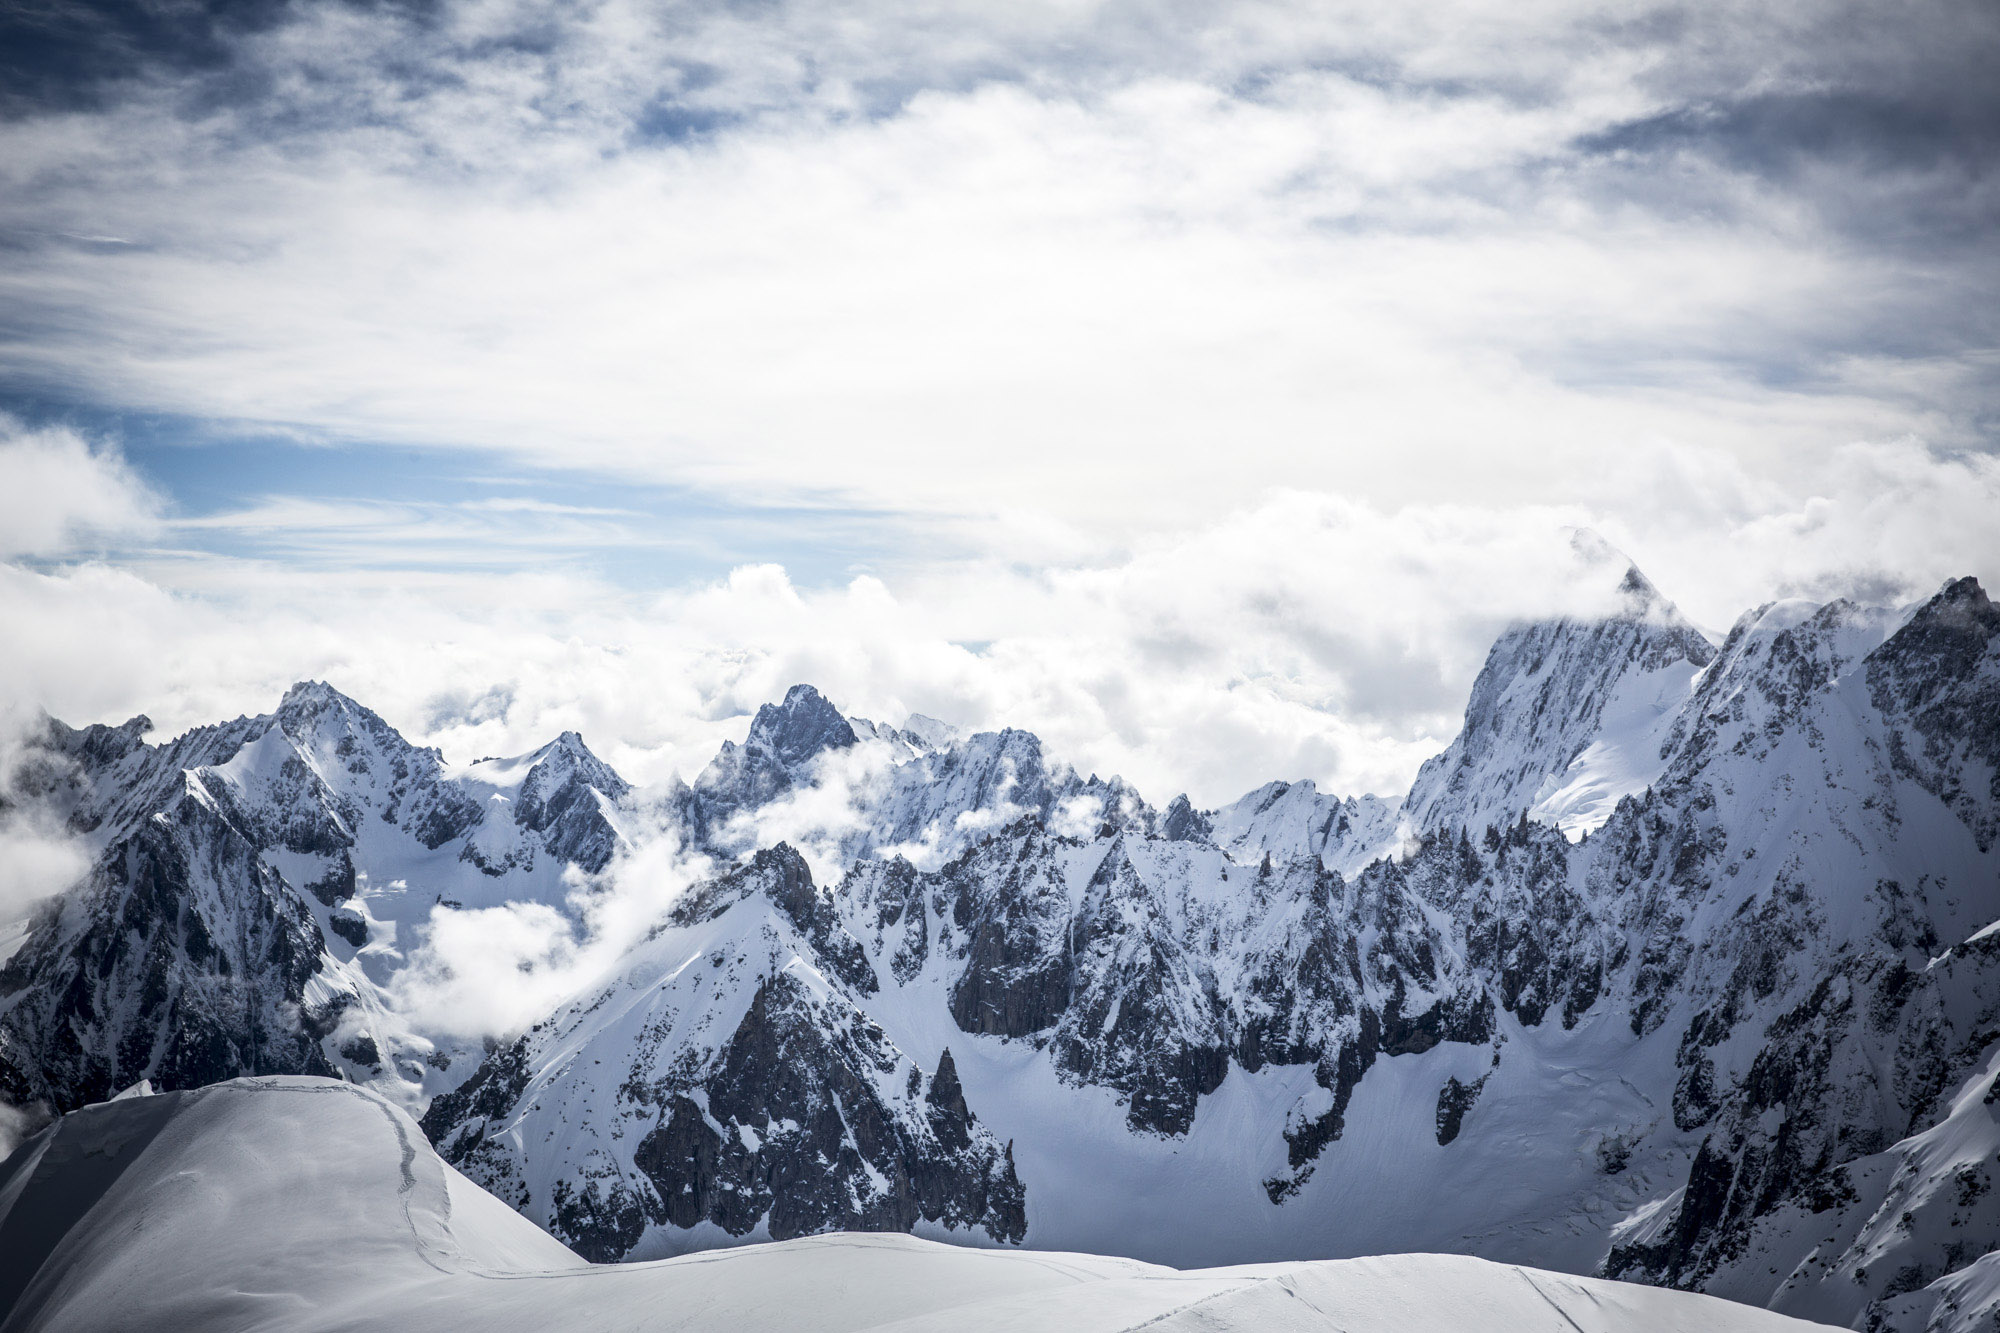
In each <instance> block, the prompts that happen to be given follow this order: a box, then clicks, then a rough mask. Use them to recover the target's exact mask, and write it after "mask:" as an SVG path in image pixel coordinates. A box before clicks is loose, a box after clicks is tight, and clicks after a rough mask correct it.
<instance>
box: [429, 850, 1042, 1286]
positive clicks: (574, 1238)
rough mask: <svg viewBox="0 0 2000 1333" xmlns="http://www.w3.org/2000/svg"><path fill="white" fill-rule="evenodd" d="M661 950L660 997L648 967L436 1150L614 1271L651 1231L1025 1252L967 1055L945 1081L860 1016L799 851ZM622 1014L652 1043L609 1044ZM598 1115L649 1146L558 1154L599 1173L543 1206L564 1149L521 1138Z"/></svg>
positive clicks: (851, 956)
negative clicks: (961, 1239)
mask: <svg viewBox="0 0 2000 1333" xmlns="http://www.w3.org/2000/svg"><path fill="white" fill-rule="evenodd" d="M893 879H894V877H893V876H890V877H887V878H885V881H884V882H885V884H886V883H892V882H893ZM903 909H904V910H905V911H908V910H909V905H908V903H907V901H905V902H904V904H903ZM648 948H649V949H651V950H653V951H655V952H656V953H657V954H658V956H659V957H661V958H662V959H666V958H671V959H673V960H674V964H675V965H674V966H672V967H671V968H670V969H669V970H667V971H665V972H664V974H663V975H661V976H660V977H659V979H658V980H656V981H653V982H647V981H644V980H642V979H641V977H642V976H643V975H644V974H645V973H646V972H647V971H648V969H650V968H651V967H652V966H653V965H651V964H642V965H640V969H639V971H638V972H635V973H634V974H633V979H632V980H630V981H629V982H628V981H620V982H618V983H614V984H613V985H612V986H611V987H610V988H609V989H608V990H606V991H605V992H603V993H601V994H599V995H595V996H592V997H590V998H589V999H588V1000H586V1001H583V1002H580V1003H578V1004H577V1005H575V1006H572V1007H571V1008H570V1009H569V1010H567V1011H565V1012H563V1013H561V1014H558V1015H557V1016H555V1017H554V1018H553V1019H552V1020H551V1021H550V1022H549V1023H546V1024H544V1025H542V1026H540V1027H538V1028H537V1029H536V1030H535V1031H534V1032H531V1033H529V1034H528V1035H527V1036H525V1037H524V1038H522V1039H521V1040H520V1041H519V1042H517V1043H515V1044H513V1045H512V1046H509V1047H505V1048H501V1049H499V1050H496V1051H495V1052H494V1053H492V1054H491V1055H489V1056H488V1058H487V1060H486V1062H485V1063H484V1065H482V1066H481V1068H480V1070H479V1071H478V1072H477V1073H475V1074H474V1075H473V1077H472V1078H471V1079H470V1080H468V1082H467V1083H466V1084H465V1086H464V1087H463V1088H461V1089H460V1090H459V1091H458V1092H456V1093H454V1094H452V1095H450V1096H449V1097H441V1098H439V1099H438V1100H437V1102H436V1103H434V1104H433V1106H432V1108H431V1111H430V1112H429V1113H428V1114H427V1115H426V1116H425V1118H424V1129H425V1132H426V1133H427V1134H429V1135H431V1137H432V1138H433V1140H434V1141H435V1142H437V1144H438V1145H439V1150H440V1151H441V1152H442V1153H443V1154H444V1155H445V1156H446V1158H447V1159H448V1160H451V1161H453V1162H455V1163H458V1164H459V1165H460V1166H461V1167H462V1169H464V1170H466V1171H467V1172H468V1173H470V1174H471V1175H473V1177H474V1178H475V1179H478V1180H480V1181H481V1182H482V1183H487V1182H491V1183H492V1184H493V1185H495V1186H496V1187H497V1188H498V1189H499V1190H500V1192H501V1193H502V1194H503V1197H508V1198H510V1199H511V1200H513V1201H515V1202H516V1204H517V1206H519V1207H522V1208H523V1209H524V1210H527V1211H529V1212H530V1214H531V1215H539V1216H541V1217H543V1218H544V1219H545V1221H546V1224H547V1225H548V1226H549V1227H550V1229H551V1230H552V1231H554V1232H555V1234H557V1235H558V1236H560V1237H561V1238H562V1239H563V1240H564V1241H566V1242H567V1243H569V1244H570V1245H572V1246H573V1247H574V1248H576V1249H577V1251H578V1252H579V1253H581V1254H585V1255H587V1256H590V1257H595V1258H599V1259H606V1260H609V1259H615V1258H620V1257H622V1256H624V1255H625V1254H626V1253H628V1252H629V1251H630V1250H631V1248H632V1247H633V1246H634V1245H636V1244H637V1243H638V1242H639V1240H640V1238H641V1237H642V1235H643V1234H644V1232H645V1231H646V1229H647V1228H648V1227H651V1226H673V1227H680V1228H688V1227H693V1226H696V1225H697V1224H700V1223H703V1222H708V1223H713V1224H714V1225H716V1226H718V1227H721V1228H722V1229H723V1230H724V1231H726V1232H727V1233H729V1234H730V1235H737V1236H741V1235H748V1234H750V1233H752V1232H753V1231H757V1230H759V1229H760V1228H761V1230H762V1234H768V1235H770V1236H772V1237H773V1238H777V1239H784V1238H788V1237H792V1236H798V1235H805V1234H810V1233H815V1232H821V1231H829V1230H894V1231H908V1230H910V1229H911V1228H912V1227H914V1226H916V1225H917V1224H918V1223H919V1222H920V1221H923V1222H930V1223H936V1224H940V1225H943V1226H946V1227H950V1228H954V1229H958V1230H978V1231H981V1232H984V1233H985V1234H986V1235H988V1236H989V1237H991V1238H992V1239H994V1240H998V1241H1003V1242H1018V1241H1019V1240H1021V1239H1022V1237H1023V1235H1024V1234H1025V1231H1026V1226H1027V1216H1026V1211H1025V1208H1026V1204H1025V1192H1024V1190H1023V1187H1022V1184H1021V1181H1020V1179H1019V1177H1018V1175H1017V1174H1016V1172H1015V1169H1014V1165H1013V1157H1012V1153H1011V1152H1010V1151H1009V1150H1008V1149H1007V1148H1006V1147H1004V1146H1003V1145H1001V1144H1000V1143H998V1142H997V1141H996V1140H995V1139H994V1138H993V1136H992V1135H991V1134H990V1133H988V1132H987V1130H986V1129H985V1127H984V1126H983V1125H981V1124H980V1123H979V1121H978V1118H977V1116H976V1115H975V1114H974V1112H973V1109H972V1108H971V1106H970V1105H968V1102H967V1098H966V1095H965V1091H964V1088H963V1086H962V1085H961V1084H960V1082H959V1079H958V1074H957V1069H956V1066H955V1064H954V1063H953V1061H952V1060H951V1057H950V1054H949V1052H946V1053H944V1054H943V1055H942V1056H941V1057H940V1058H939V1061H938V1068H937V1069H936V1071H935V1072H933V1073H932V1074H931V1075H929V1076H928V1077H926V1076H925V1075H924V1073H923V1071H922V1070H921V1069H919V1068H918V1067H917V1066H916V1065H915V1064H914V1063H913V1062H912V1061H911V1060H910V1058H909V1057H908V1056H907V1055H905V1054H904V1053H903V1052H901V1051H899V1050H898V1049H896V1047H895V1046H894V1045H893V1044H892V1043H890V1041H889V1039H888V1038H887V1036H886V1035H885V1034H884V1033H883V1031H882V1029H881V1028H880V1027H879V1026H878V1025H877V1024H876V1023H875V1022H874V1021H873V1020H872V1019H870V1018H869V1017H868V1016H867V1015H866V1013H865V1012H864V1011H863V1009H862V1008H861V1007H860V1003H859V1002H860V1001H861V1000H862V999H863V998H865V997H866V996H868V995H871V994H873V993H874V992H875V990H876V987H877V982H876V978H875V975H874V972H873V970H872V968H871V967H870V965H869V963H868V959H867V956H866V954H865V952H864V951H863V950H862V948H861V946H860V944H859V943H858V942H857V941H856V940H855V938H854V936H853V935H852V934H850V933H849V932H848V931H847V929H846V928H845V926H844V925H843V924H842V922H841V920H840V918H839V917H838V915H837V914H836V913H835V912H834V909H833V905H832V900H831V898H830V897H829V896H827V895H825V894H823V893H821V892H820V891H819V890H818V889H817V888H816V887H815V886H814V885H813V883H812V879H811V875H810V873H809V872H808V870H807V868H806V866H805V863H804V861H803V860H802V859H801V858H800V857H799V856H798V854H797V853H796V852H794V851H793V850H792V849H791V848H789V847H786V846H784V845H782V844H780V845H779V846H778V847H775V848H772V849H768V850H766V851H764V852H762V853H759V854H758V855H757V856H755V857H753V858H751V859H750V860H749V861H747V862H746V863H744V864H743V865H742V866H740V867H737V868H736V869H734V870H732V871H731V872H729V873H727V874H725V875H723V876H721V877H719V878H717V879H716V880H714V881H712V882H710V883H709V884H706V885H704V886H702V887H700V888H699V889H697V890H696V891H694V892H693V893H691V894H690V895H689V897H688V898H687V899H686V900H684V901H683V902H682V903H681V904H680V906H679V907H678V908H677V909H676V911H675V912H674V914H673V916H672V918H671V920H670V921H669V922H668V923H667V924H665V925H663V927H662V929H661V933H660V934H659V935H658V936H657V937H656V941H655V942H654V943H653V944H651V945H649V946H648ZM690 956H692V960H693V961H691V962H684V961H683V960H685V959H688V958H689V957H690ZM802 959H812V960H814V963H813V966H811V967H809V968H808V967H802V966H800V965H799V964H798V962H797V961H796V960H802ZM843 959H845V960H849V961H847V962H844V963H843V962H841V961H840V960H843ZM744 987H749V988H751V990H750V993H749V999H748V1003H747V1004H746V1005H743V1007H742V1008H741V1011H740V1014H739V1013H736V1011H735V1009H734V1006H735V1005H737V1004H740V1003H741V1001H738V1000H736V999H734V997H735V996H736V995H737V994H739V993H741V988H744ZM607 1011H616V1012H620V1013H639V1014H643V1015H645V1018H644V1021H643V1022H642V1023H641V1024H640V1026H639V1027H638V1028H637V1029H636V1031H637V1039H636V1042H635V1041H634V1040H632V1039H630V1038H627V1037H624V1036H621V1035H618V1034H616V1033H602V1034H598V1035H593V1034H597V1029H595V1027H594V1021H595V1018H596V1016H597V1015H598V1014H600V1013H602V1012H607ZM580 1034H581V1035H580ZM579 1042H581V1043H582V1045H581V1047H580V1048H579V1047H578V1046H577V1043H579ZM578 1049H581V1050H583V1051H588V1052H593V1053H594V1052H596V1051H599V1050H601V1051H603V1052H604V1056H603V1057H599V1056H597V1055H595V1054H593V1055H592V1058H591V1059H589V1060H584V1059H582V1058H581V1057H580V1056H577V1055H574V1054H571V1055H567V1056H565V1058H564V1060H563V1062H562V1063H561V1064H560V1065H558V1066H556V1067H553V1068H547V1069H542V1070H540V1071H539V1072H532V1073H531V1072H530V1071H533V1070H535V1069H536V1067H537V1064H538V1062H539V1061H541V1060H544V1059H546V1058H547V1054H548V1053H549V1052H551V1051H554V1050H563V1051H575V1050H578ZM607 1057H608V1060H609V1062H610V1063H611V1068H612V1069H614V1070H615V1071H616V1072H615V1073H611V1074H609V1075H608V1076H607V1075H605V1074H603V1073H601V1072H600V1071H601V1070H602V1069H603V1067H604V1063H603V1062H604V1061H605V1059H606V1058H607ZM606 1077H608V1078H609V1079H610V1083H609V1084H604V1083H599V1082H598V1081H597V1080H599V1079H601V1078H606ZM613 1087H615V1091H612V1088H613ZM592 1089H600V1090H601V1091H592ZM579 1096H581V1097H585V1098H587V1099H588V1100H589V1101H591V1102H592V1103H594V1104H598V1105H604V1104H605V1102H606V1101H608V1103H609V1104H610V1105H613V1106H615V1107H616V1110H615V1111H612V1112H611V1118H610V1120H609V1121H608V1122H607V1129H610V1126H613V1125H615V1126H616V1128H615V1130H612V1131H611V1132H610V1142H616V1141H619V1140H623V1141H625V1142H626V1143H628V1144H629V1145H630V1146H629V1147H625V1148H617V1147H609V1146H604V1147H598V1146H586V1145H583V1144H574V1143H573V1144H556V1145H553V1148H554V1150H555V1151H557V1152H574V1153H576V1154H579V1156H578V1157H577V1158H576V1160H577V1169H576V1170H574V1171H571V1172H566V1173H564V1174H563V1175H562V1177H561V1178H560V1180H559V1181H558V1183H557V1185H556V1187H555V1189H554V1190H553V1192H552V1193H551V1195H550V1196H549V1197H548V1198H546V1199H538V1198H535V1197H533V1196H532V1195H531V1194H530V1193H528V1191H527V1190H526V1188H525V1186H524V1185H523V1184H522V1182H523V1181H524V1180H526V1179H528V1178H529V1177H530V1176H531V1175H533V1174H535V1173H531V1172H529V1171H527V1170H526V1169H525V1160H526V1159H525V1158H524V1156H523V1150H524V1149H527V1150H531V1151H540V1150H541V1148H542V1147H543V1143H542V1142H541V1141H539V1140H538V1139H537V1138H536V1136H534V1135H532V1134H528V1133H525V1132H524V1131H523V1130H522V1129H520V1128H518V1127H519V1126H521V1125H523V1124H525V1123H529V1122H532V1121H534V1119H535V1117H537V1116H539V1115H542V1114H544V1113H545V1112H544V1109H543V1108H550V1109H551V1110H553V1111H554V1113H555V1114H557V1115H559V1116H560V1115H562V1114H564V1112H563V1109H562V1108H567V1107H569V1106H570V1105H572V1103H573V1101H574V1099H576V1098H577V1097H579ZM607 1109H609V1108H608V1107H607ZM586 1114H592V1115H595V1114H597V1113H595V1112H587V1113H586ZM593 1137H594V1136H593ZM625 1153H629V1158H622V1157H621V1155H622V1154H625ZM621 1161H629V1168H627V1167H626V1166H623V1165H621V1164H620V1163H621Z"/></svg>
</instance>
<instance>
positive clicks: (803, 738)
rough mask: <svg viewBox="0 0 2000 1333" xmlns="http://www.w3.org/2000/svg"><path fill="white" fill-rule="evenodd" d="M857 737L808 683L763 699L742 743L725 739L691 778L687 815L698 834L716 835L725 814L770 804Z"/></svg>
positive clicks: (703, 836)
mask: <svg viewBox="0 0 2000 1333" xmlns="http://www.w3.org/2000/svg"><path fill="white" fill-rule="evenodd" d="M859 743H860V738H859V737H858V736H856V735H855V734H854V728H853V727H852V726H850V725H849V724H848V721H847V719H846V718H845V717H843V716H841V714H840V710H839V709H837V708H835V707H834V706H833V705H832V704H830V703H828V702H827V701H826V698H825V696H824V695H822V694H821V693H820V692H819V691H818V690H816V689H814V688H813V687H812V686H810V685H794V686H792V688H791V689H789V690H787V691H786V692H785V699H784V702H783V703H778V704H765V705H764V706H763V707H762V708H759V709H758V710H757V716H756V717H755V718H753V719H751V722H750V734H749V736H748V737H747V738H746V739H745V740H744V742H743V744H742V745H740V746H739V745H736V744H734V743H733V742H729V741H725V742H723V745H722V750H721V753H719V754H717V755H716V756H715V759H714V761H713V762H711V763H710V764H709V766H708V767H707V768H706V769H704V770H703V771H702V773H701V776H700V777H699V778H697V779H696V781H695V784H694V793H693V795H694V804H693V810H692V815H693V819H694V823H695V825H696V832H697V835H698V836H699V837H700V838H703V839H711V840H713V839H719V838H721V837H722V835H723V831H724V828H725V826H726V825H727V823H728V821H729V820H730V818H731V817H732V816H734V815H736V814H738V813H739V812H742V811H748V810H754V809H756V808H757V807H759V806H762V805H766V804H769V803H770V802H771V801H773V800H776V799H777V798H778V797H780V796H783V795H784V794H785V793H786V792H789V791H790V790H792V788H793V787H795V786H797V785H799V784H800V783H803V782H806V781H808V780H809V779H810V778H811V777H812V775H813V773H814V770H815V768H816V767H817V765H818V763H819V760H820V758H821V757H822V756H823V755H825V754H827V753H828V752H829V751H833V750H845V749H849V748H851V747H852V746H855V745H857V744H859Z"/></svg>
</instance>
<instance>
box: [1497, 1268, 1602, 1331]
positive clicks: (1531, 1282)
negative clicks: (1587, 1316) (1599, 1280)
mask: <svg viewBox="0 0 2000 1333" xmlns="http://www.w3.org/2000/svg"><path fill="white" fill-rule="evenodd" d="M1514 1271H1515V1272H1516V1273H1518V1274H1520V1277H1521V1281H1523V1282H1525V1283H1527V1284H1528V1286H1529V1287H1530V1288H1531V1289H1532V1290H1533V1291H1534V1293H1535V1295H1537V1296H1539V1297H1541V1298H1542V1299H1543V1300H1545V1301H1547V1302H1548V1303H1549V1308H1550V1309H1551V1310H1554V1311H1555V1312H1556V1313H1557V1314H1559V1315H1561V1316H1562V1321H1563V1322H1564V1323H1565V1324H1568V1325H1569V1326H1570V1327H1571V1328H1573V1329H1575V1330H1576V1333H1586V1330H1585V1329H1584V1327H1583V1325H1582V1324H1579V1323H1577V1322H1576V1320H1574V1319H1572V1318H1570V1314H1569V1311H1567V1310H1565V1309H1563V1308H1562V1306H1560V1305H1557V1304H1556V1298H1555V1297H1553V1296H1551V1295H1549V1294H1548V1293H1547V1292H1546V1291H1543V1290H1542V1284H1541V1283H1539V1282H1537V1281H1535V1279H1533V1278H1531V1277H1529V1276H1528V1272H1527V1270H1526V1269H1524V1268H1516V1269H1515V1270H1514Z"/></svg>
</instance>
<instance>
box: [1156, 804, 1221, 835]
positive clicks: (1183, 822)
mask: <svg viewBox="0 0 2000 1333" xmlns="http://www.w3.org/2000/svg"><path fill="white" fill-rule="evenodd" d="M1212 832H1213V830H1212V829H1211V828H1210V825H1209V821H1208V816H1206V815H1204V814H1203V813H1202V812H1201V811H1199V810H1197V809H1195V808H1194V803H1193V802H1192V801H1190V800H1188V798H1187V793H1186V792H1182V793H1181V794H1180V795H1179V796H1176V797H1174V799H1173V800H1172V801H1170V802H1168V804H1167V812H1166V814H1164V815H1163V816H1161V818H1160V835H1161V836H1162V837H1164V838H1166V839H1167V841H1169V842H1207V841H1208V839H1209V837H1210V836H1211V834H1212Z"/></svg>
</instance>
